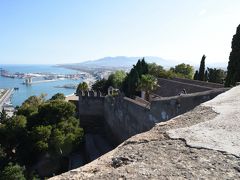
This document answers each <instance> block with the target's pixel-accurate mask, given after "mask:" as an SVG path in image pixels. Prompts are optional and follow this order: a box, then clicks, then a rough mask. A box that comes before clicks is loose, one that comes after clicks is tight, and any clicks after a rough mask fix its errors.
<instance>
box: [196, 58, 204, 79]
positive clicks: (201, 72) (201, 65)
mask: <svg viewBox="0 0 240 180" xmlns="http://www.w3.org/2000/svg"><path fill="white" fill-rule="evenodd" d="M205 59H206V56H205V55H203V56H202V59H201V62H200V67H199V73H198V80H200V81H204V78H205V75H204V73H205Z"/></svg>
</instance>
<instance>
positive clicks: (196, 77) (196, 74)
mask: <svg viewBox="0 0 240 180" xmlns="http://www.w3.org/2000/svg"><path fill="white" fill-rule="evenodd" d="M193 79H194V80H198V79H199V77H198V71H195V74H194V76H193Z"/></svg>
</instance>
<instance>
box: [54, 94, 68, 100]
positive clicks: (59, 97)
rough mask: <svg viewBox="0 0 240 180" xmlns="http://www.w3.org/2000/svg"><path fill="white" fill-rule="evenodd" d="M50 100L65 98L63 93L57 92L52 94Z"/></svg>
mask: <svg viewBox="0 0 240 180" xmlns="http://www.w3.org/2000/svg"><path fill="white" fill-rule="evenodd" d="M50 100H65V95H64V94H63V93H57V94H55V95H53V96H52V97H51V99H50Z"/></svg>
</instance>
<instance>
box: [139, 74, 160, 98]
mask: <svg viewBox="0 0 240 180" xmlns="http://www.w3.org/2000/svg"><path fill="white" fill-rule="evenodd" d="M157 86H158V85H157V79H156V78H155V77H154V76H152V75H149V74H146V75H144V74H143V75H142V76H141V79H140V83H139V85H138V90H141V91H144V92H145V98H146V100H147V101H149V96H150V92H151V91H153V90H155V89H156V88H157Z"/></svg>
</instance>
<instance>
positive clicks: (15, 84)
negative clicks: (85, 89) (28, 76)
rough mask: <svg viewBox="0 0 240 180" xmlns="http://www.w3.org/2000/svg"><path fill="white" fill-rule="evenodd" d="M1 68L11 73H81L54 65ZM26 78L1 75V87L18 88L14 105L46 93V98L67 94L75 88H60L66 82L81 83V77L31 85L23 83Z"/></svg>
mask: <svg viewBox="0 0 240 180" xmlns="http://www.w3.org/2000/svg"><path fill="white" fill-rule="evenodd" d="M0 68H2V69H4V70H7V71H8V72H10V73H16V72H19V73H55V74H76V73H80V72H79V71H76V70H71V69H65V68H62V67H58V66H54V65H0ZM23 82H24V79H18V78H7V77H2V76H0V89H1V88H18V90H15V91H14V93H13V95H12V98H11V103H12V105H13V106H20V105H21V104H22V103H23V102H24V101H25V100H26V99H27V98H28V97H30V96H34V95H35V96H39V95H41V94H46V99H49V98H51V97H52V96H53V95H54V94H56V93H63V94H64V95H65V96H67V95H71V94H73V93H74V92H75V91H76V90H75V89H67V88H60V87H59V86H63V85H66V84H75V85H77V84H79V83H80V82H82V80H81V79H77V80H73V79H63V80H58V81H53V82H43V83H36V84H31V85H25V84H23Z"/></svg>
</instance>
